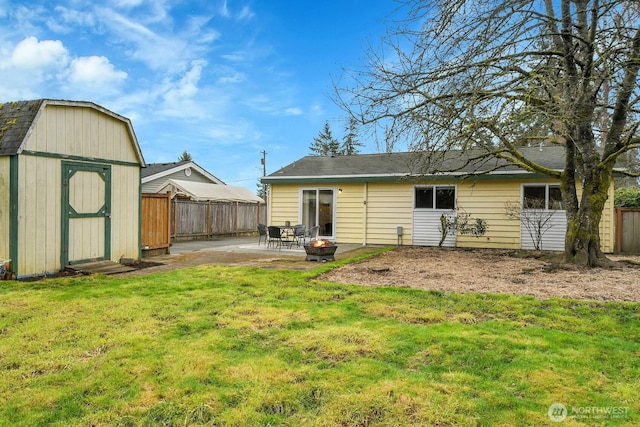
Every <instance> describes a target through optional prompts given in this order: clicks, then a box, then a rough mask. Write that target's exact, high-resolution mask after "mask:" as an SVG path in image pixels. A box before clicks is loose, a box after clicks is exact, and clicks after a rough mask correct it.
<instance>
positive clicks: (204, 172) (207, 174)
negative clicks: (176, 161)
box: [142, 162, 226, 185]
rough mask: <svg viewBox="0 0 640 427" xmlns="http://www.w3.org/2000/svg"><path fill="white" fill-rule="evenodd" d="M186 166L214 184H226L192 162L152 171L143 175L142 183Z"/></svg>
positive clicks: (183, 168)
mask: <svg viewBox="0 0 640 427" xmlns="http://www.w3.org/2000/svg"><path fill="white" fill-rule="evenodd" d="M187 168H191V169H194V170H196V171H197V172H199V173H200V174H201V175H204V176H205V177H206V178H207V179H209V180H210V181H211V182H212V183H214V184H220V185H226V184H225V183H224V182H222V181H221V180H219V179H218V178H216V177H215V176H213V175H211V174H210V173H209V172H207V171H206V170H205V169H203V168H201V167H200V166H198V165H197V164H195V163H194V162H187V163H183V164H181V165H177V166H175V167H172V168H171V169H167V170H164V171H162V172H158V173H154V174H152V175H149V176H145V177H144V178H142V183H143V184H146V183H147V182H150V181H154V180H156V179H158V178H162V177H165V176H167V175H171V174H172V173H175V172H180V171H183V170H185V169H187Z"/></svg>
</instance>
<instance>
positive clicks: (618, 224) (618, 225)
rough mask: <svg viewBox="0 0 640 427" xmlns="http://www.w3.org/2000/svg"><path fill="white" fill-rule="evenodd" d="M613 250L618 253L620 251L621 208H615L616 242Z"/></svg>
mask: <svg viewBox="0 0 640 427" xmlns="http://www.w3.org/2000/svg"><path fill="white" fill-rule="evenodd" d="M613 250H614V252H615V253H617V254H619V253H620V252H621V251H622V210H621V209H620V208H616V242H615V245H614V249H613Z"/></svg>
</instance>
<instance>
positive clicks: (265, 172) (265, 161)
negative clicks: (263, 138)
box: [260, 150, 267, 176]
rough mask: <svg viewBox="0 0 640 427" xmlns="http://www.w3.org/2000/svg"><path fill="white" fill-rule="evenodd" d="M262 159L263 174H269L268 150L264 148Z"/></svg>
mask: <svg viewBox="0 0 640 427" xmlns="http://www.w3.org/2000/svg"><path fill="white" fill-rule="evenodd" d="M261 153H262V160H260V163H262V176H267V152H266V151H264V150H262V151H261Z"/></svg>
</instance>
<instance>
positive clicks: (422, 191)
mask: <svg viewBox="0 0 640 427" xmlns="http://www.w3.org/2000/svg"><path fill="white" fill-rule="evenodd" d="M414 200H415V202H414V206H415V208H416V209H448V210H451V209H455V208H456V188H455V187H453V186H431V187H415V190H414Z"/></svg>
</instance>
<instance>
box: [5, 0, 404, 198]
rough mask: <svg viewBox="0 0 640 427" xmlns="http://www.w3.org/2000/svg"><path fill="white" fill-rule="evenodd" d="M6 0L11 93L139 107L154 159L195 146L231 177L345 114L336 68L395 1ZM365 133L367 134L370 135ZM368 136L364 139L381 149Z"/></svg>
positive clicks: (250, 179)
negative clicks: (335, 90) (335, 88)
mask: <svg viewBox="0 0 640 427" xmlns="http://www.w3.org/2000/svg"><path fill="white" fill-rule="evenodd" d="M101 3H102V2H95V1H93V0H64V1H41V0H35V1H34V0H30V1H13V0H0V73H1V74H0V75H2V79H0V102H6V101H17V100H28V99H36V98H52V99H68V100H82V101H91V102H95V103H97V104H99V105H102V106H104V107H106V108H108V109H110V110H112V111H114V112H116V113H118V114H121V115H123V116H125V117H128V118H129V119H131V121H132V123H133V127H134V129H135V131H136V135H137V137H138V142H139V143H140V146H141V148H142V152H143V155H144V157H145V160H146V161H147V163H156V162H171V161H176V160H177V158H178V156H179V155H180V154H181V153H182V152H183V151H184V150H187V151H188V152H189V153H191V154H192V156H193V159H194V161H195V162H196V163H198V164H199V165H200V166H202V167H204V168H205V169H207V170H208V171H209V172H211V173H212V174H214V175H215V176H217V177H218V178H220V179H222V180H223V181H225V182H226V183H227V184H229V185H241V186H245V187H247V188H249V189H250V190H252V191H255V190H256V183H257V181H258V179H259V177H260V176H261V175H262V166H261V165H260V159H261V156H262V155H261V153H260V152H261V151H262V150H265V151H266V152H267V173H272V172H274V171H275V170H277V169H279V168H280V167H282V166H285V165H287V164H289V163H291V162H293V161H295V160H296V159H298V158H300V157H302V156H305V155H307V154H309V149H308V147H309V145H310V144H311V142H312V141H313V138H314V137H315V136H317V135H318V133H319V132H320V131H321V130H322V128H323V126H324V122H325V121H326V120H328V121H329V122H330V125H331V129H332V131H333V133H334V136H336V137H337V138H338V139H341V137H342V135H343V133H344V114H343V112H342V111H341V110H340V109H339V108H338V107H337V106H336V105H335V104H334V103H333V101H331V99H330V98H329V95H330V93H331V91H332V77H333V78H340V76H341V74H342V70H343V69H344V68H353V67H356V66H359V65H362V64H363V61H364V57H365V49H366V47H367V46H368V45H369V43H372V44H374V45H375V44H376V43H377V42H378V40H379V37H380V35H382V34H383V33H384V31H385V25H386V24H387V23H388V22H389V21H388V18H389V14H390V13H391V12H392V11H393V10H394V9H395V8H396V7H397V4H395V3H394V2H393V1H392V0H324V1H311V0H309V1H307V0H247V1H235V0H226V1H224V0H219V1H218V0H195V1H180V0H113V1H109V2H104V4H101ZM361 142H363V143H365V144H366V143H367V141H365V140H362V141H361ZM375 151H376V147H375V146H373V145H372V144H367V145H366V147H365V148H363V150H362V152H375Z"/></svg>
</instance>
